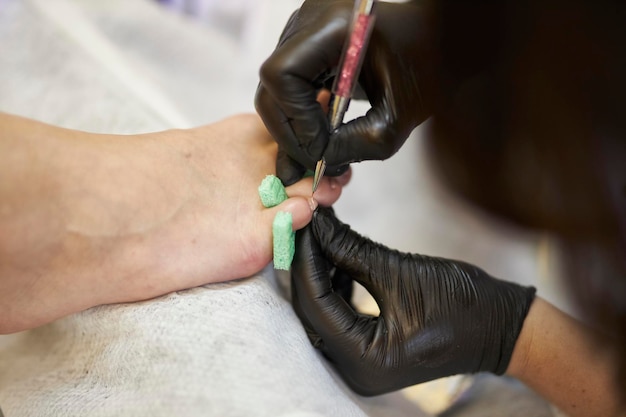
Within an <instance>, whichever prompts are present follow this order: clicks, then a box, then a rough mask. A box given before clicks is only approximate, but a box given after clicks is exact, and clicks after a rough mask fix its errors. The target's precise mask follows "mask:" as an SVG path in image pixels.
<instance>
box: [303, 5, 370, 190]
mask: <svg viewBox="0 0 626 417" xmlns="http://www.w3.org/2000/svg"><path fill="white" fill-rule="evenodd" d="M375 3H376V0H355V2H354V17H353V19H352V23H351V26H350V30H349V31H348V33H349V35H348V38H347V39H346V43H345V44H344V47H343V52H342V54H341V61H340V63H339V73H338V74H337V76H336V77H335V81H334V83H333V88H332V90H331V93H332V96H331V99H330V110H329V112H328V122H329V124H330V131H331V132H333V131H334V130H335V129H337V128H338V127H339V126H340V125H341V123H342V122H343V117H344V115H345V114H346V111H347V110H348V105H349V104H350V98H351V97H352V93H353V92H354V87H355V86H356V81H357V79H358V77H359V72H360V70H361V65H362V64H363V57H364V56H365V50H366V49H367V43H368V42H369V38H370V34H371V32H372V27H373V26H374V17H375V16H374V14H373V12H374V4H375ZM325 170H326V159H325V158H324V155H323V154H322V159H320V160H319V161H317V165H316V166H315V175H314V176H313V193H314V192H315V190H317V186H318V185H319V183H320V180H321V179H322V177H323V176H324V171H325Z"/></svg>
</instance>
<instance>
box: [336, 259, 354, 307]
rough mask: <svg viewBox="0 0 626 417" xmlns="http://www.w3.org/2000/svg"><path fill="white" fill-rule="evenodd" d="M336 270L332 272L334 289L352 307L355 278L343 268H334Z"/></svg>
mask: <svg viewBox="0 0 626 417" xmlns="http://www.w3.org/2000/svg"><path fill="white" fill-rule="evenodd" d="M333 269H334V271H333V273H332V285H333V291H335V292H336V293H337V294H339V295H340V296H341V298H343V299H344V300H345V301H346V303H348V304H349V305H350V306H351V307H353V308H354V306H353V305H352V293H353V290H354V280H353V279H352V277H351V276H350V275H349V274H347V273H346V272H344V271H342V270H341V269H337V268H333Z"/></svg>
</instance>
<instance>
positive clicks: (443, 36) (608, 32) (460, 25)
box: [429, 0, 626, 389]
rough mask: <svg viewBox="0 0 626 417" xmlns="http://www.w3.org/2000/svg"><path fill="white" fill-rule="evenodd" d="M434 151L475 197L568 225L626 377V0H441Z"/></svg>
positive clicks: (451, 178) (593, 313)
mask: <svg viewBox="0 0 626 417" xmlns="http://www.w3.org/2000/svg"><path fill="white" fill-rule="evenodd" d="M430 7H431V8H432V9H431V11H432V14H431V18H432V21H431V24H432V27H433V28H434V38H435V39H436V44H437V48H436V52H435V71H434V73H435V74H436V80H435V82H434V85H435V86H436V87H435V90H436V94H434V97H435V98H434V103H433V113H434V117H433V123H432V137H431V139H432V140H430V142H429V144H430V146H431V150H432V155H433V156H434V158H435V159H436V161H437V162H438V167H439V168H440V172H441V174H442V176H443V177H444V179H445V180H446V181H447V182H448V183H449V184H450V185H451V186H452V187H453V188H454V189H456V190H458V191H459V192H460V193H461V194H462V195H463V196H465V197H466V198H467V199H469V200H471V201H472V202H475V203H477V204H478V205H480V206H482V207H484V208H486V209H488V210H489V211H491V212H495V213H497V214H500V215H502V216H504V217H506V218H508V219H510V220H512V221H514V222H516V223H518V224H521V225H524V226H529V227H532V228H537V229H542V230H547V231H550V232H552V233H554V234H555V235H558V236H560V237H561V238H562V239H563V242H564V247H565V252H564V253H565V254H569V255H570V256H568V259H569V261H568V262H567V264H568V266H569V267H570V268H571V271H569V273H568V277H570V279H571V289H572V293H573V294H574V296H575V298H576V301H577V302H578V303H579V305H580V306H581V310H582V311H583V313H584V314H586V315H587V317H588V318H589V319H590V320H592V321H593V323H594V324H595V325H596V326H597V327H598V328H599V329H602V330H603V331H604V332H606V333H608V334H609V335H610V337H611V339H612V340H614V341H615V345H614V347H615V349H616V353H617V355H616V356H617V357H618V360H619V361H620V363H619V370H618V373H619V375H618V378H619V384H620V387H621V388H622V389H626V358H625V357H624V353H623V352H626V25H625V24H624V22H626V2H623V1H598V0H589V1H583V0H567V1H557V0H536V1H533V0H527V1H521V0H516V1H506V0H503V1H500V2H489V1H480V0H479V1H471V2H436V1H434V2H432V4H430Z"/></svg>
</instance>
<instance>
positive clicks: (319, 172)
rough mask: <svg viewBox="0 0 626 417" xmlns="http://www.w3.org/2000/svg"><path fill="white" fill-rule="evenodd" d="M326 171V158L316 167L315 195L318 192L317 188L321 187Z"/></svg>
mask: <svg viewBox="0 0 626 417" xmlns="http://www.w3.org/2000/svg"><path fill="white" fill-rule="evenodd" d="M324 171H326V160H325V159H324V158H322V159H320V160H319V161H317V165H315V175H313V192H312V193H311V194H313V193H315V190H317V186H318V185H320V181H321V180H322V177H323V176H324Z"/></svg>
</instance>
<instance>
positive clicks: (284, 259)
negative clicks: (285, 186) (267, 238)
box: [272, 211, 296, 271]
mask: <svg viewBox="0 0 626 417" xmlns="http://www.w3.org/2000/svg"><path fill="white" fill-rule="evenodd" d="M292 225H293V220H292V218H291V213H288V212H285V211H279V212H278V213H276V217H274V223H272V234H273V236H274V268H276V269H283V270H285V271H288V270H289V268H290V267H291V261H293V255H294V253H295V252H296V234H295V233H294V231H293V227H292Z"/></svg>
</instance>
